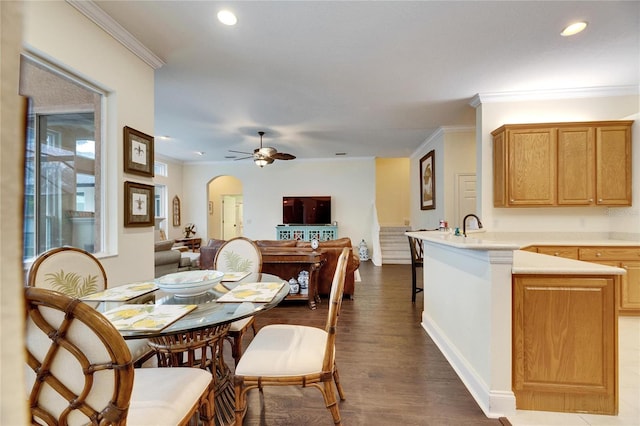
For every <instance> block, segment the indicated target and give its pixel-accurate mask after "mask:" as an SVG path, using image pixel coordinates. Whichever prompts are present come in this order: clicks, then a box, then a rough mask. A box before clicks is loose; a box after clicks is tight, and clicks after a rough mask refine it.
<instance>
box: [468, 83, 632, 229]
mask: <svg viewBox="0 0 640 426" xmlns="http://www.w3.org/2000/svg"><path fill="white" fill-rule="evenodd" d="M639 100H640V97H639V96H638V95H628V96H608V97H605V96H598V97H595V96H594V97H584V98H580V99H550V100H546V101H543V100H533V101H524V100H520V101H511V102H508V101H501V102H491V101H490V100H488V101H486V102H483V103H482V104H481V105H480V106H479V107H478V110H477V117H478V118H477V122H478V123H479V124H480V126H479V128H478V135H477V139H478V141H479V142H478V145H477V147H478V149H479V152H480V154H479V155H480V158H481V162H482V170H481V174H480V179H481V180H482V186H481V188H480V190H481V193H482V206H481V215H482V218H483V223H484V224H485V225H486V226H487V228H488V229H490V230H494V231H512V232H515V231H528V232H582V233H586V232H588V233H592V232H595V233H605V234H607V235H610V236H612V237H616V238H624V239H630V240H634V241H640V208H639V206H640V178H639V176H640V174H639V173H640V152H639V151H640V131H639V129H640V123H639V121H640V116H639V111H640V101H639ZM594 120H636V121H635V123H634V125H633V128H632V138H633V146H632V150H631V152H632V155H633V159H632V167H633V176H632V182H633V184H632V187H633V189H632V191H633V194H632V197H633V206H631V207H610V208H607V207H562V208H518V209H513V208H494V207H493V181H492V176H493V166H492V161H493V160H492V157H491V155H492V151H491V146H492V145H491V132H492V131H493V130H495V129H497V128H498V127H500V126H501V125H503V124H512V123H541V122H562V121H594Z"/></svg>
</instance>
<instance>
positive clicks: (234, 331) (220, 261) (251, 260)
mask: <svg viewBox="0 0 640 426" xmlns="http://www.w3.org/2000/svg"><path fill="white" fill-rule="evenodd" d="M213 269H215V270H216V271H222V272H262V252H261V251H260V248H259V247H258V245H257V244H256V243H255V242H253V241H252V240H250V239H248V238H245V237H236V238H232V239H230V240H228V241H226V242H225V243H224V244H222V246H221V247H220V248H219V249H218V252H217V253H216V257H215V258H214V259H213ZM249 328H251V329H252V330H253V335H254V336H255V334H256V323H255V319H254V317H247V318H243V319H241V320H238V321H234V322H232V323H231V326H230V327H229V332H228V334H227V336H228V339H229V341H230V342H231V356H232V357H233V360H234V362H235V364H236V365H238V360H239V359H240V357H241V356H242V339H243V337H244V335H245V333H246V332H247V330H249Z"/></svg>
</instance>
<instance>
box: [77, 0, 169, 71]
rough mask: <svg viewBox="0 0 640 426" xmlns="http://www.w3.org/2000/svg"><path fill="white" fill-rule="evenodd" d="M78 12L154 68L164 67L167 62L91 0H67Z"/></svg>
mask: <svg viewBox="0 0 640 426" xmlns="http://www.w3.org/2000/svg"><path fill="white" fill-rule="evenodd" d="M66 1H67V3H68V4H69V5H71V6H73V7H74V8H75V9H76V10H77V11H78V12H80V13H82V14H83V15H84V16H86V17H87V18H89V19H90V20H91V21H93V22H94V23H95V24H96V25H97V26H98V27H100V28H102V29H103V30H104V31H105V32H106V33H107V34H109V35H110V36H111V37H113V38H114V39H116V40H117V41H118V42H120V43H121V44H122V45H123V46H124V47H126V48H127V49H129V50H130V51H131V52H132V53H133V54H134V55H136V56H137V57H138V58H140V59H142V60H143V61H144V62H145V63H146V64H147V65H149V66H150V67H151V68H153V69H154V70H157V69H158V68H160V67H162V66H163V65H164V64H165V62H164V61H163V60H162V59H160V58H159V57H158V56H156V54H154V53H153V52H152V51H151V50H149V49H148V48H147V47H146V46H145V45H144V44H142V43H141V42H140V40H138V39H137V38H135V37H134V36H133V35H132V34H131V33H130V32H129V31H127V30H125V29H124V28H123V27H122V25H120V24H118V23H117V22H116V21H115V20H114V19H113V18H112V17H111V16H109V15H108V14H107V13H106V12H105V11H104V10H102V9H100V7H99V6H98V5H97V4H95V3H94V2H93V1H90V0H66Z"/></svg>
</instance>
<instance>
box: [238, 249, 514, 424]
mask: <svg viewBox="0 0 640 426" xmlns="http://www.w3.org/2000/svg"><path fill="white" fill-rule="evenodd" d="M360 274H361V277H362V281H361V282H357V283H356V290H355V296H354V299H353V300H349V299H345V300H344V302H343V304H342V312H341V315H340V319H339V322H338V335H337V344H336V350H337V354H336V359H337V365H338V370H339V372H340V378H341V382H342V385H343V387H344V390H345V393H346V400H345V401H342V402H341V403H340V412H341V415H342V422H343V424H344V425H345V426H354V425H367V426H368V425H373V426H376V425H421V426H423V425H456V426H460V425H474V426H475V425H500V424H502V423H501V422H500V421H499V420H498V419H489V418H487V417H486V416H485V415H484V413H483V412H482V410H481V409H480V408H479V407H478V405H477V404H476V402H475V401H474V399H473V398H472V397H471V395H470V394H469V392H468V391H467V389H466V388H465V386H464V385H463V384H462V382H461V381H460V379H459V378H458V376H457V375H456V373H455V372H454V371H453V369H452V368H451V366H450V365H449V364H448V363H447V361H446V360H445V358H444V357H443V356H442V354H441V353H440V351H439V350H438V348H437V347H436V346H435V344H434V343H433V342H432V341H431V339H430V338H429V337H428V335H427V334H426V332H425V331H424V329H423V328H422V327H421V326H420V320H421V312H422V298H421V297H420V296H421V294H419V297H418V301H417V302H416V304H415V305H413V304H412V303H411V266H410V265H384V266H381V267H377V266H374V265H373V264H372V263H371V262H363V264H362V265H361V268H360ZM283 278H287V279H288V278H290V277H283ZM326 315H327V300H326V299H325V298H323V300H322V303H321V304H320V306H319V307H318V309H317V310H315V311H311V310H309V309H308V308H307V306H306V305H305V304H302V303H287V302H284V303H283V304H282V305H280V306H278V307H277V308H274V309H272V310H271V311H269V312H266V313H264V314H261V315H258V316H257V317H256V322H257V325H258V327H261V326H263V325H265V324H268V323H293V324H305V325H312V326H318V327H323V326H324V322H325V320H326ZM251 338H252V335H251V333H250V332H249V333H248V335H247V337H246V338H245V344H246V343H248V342H249V341H250V340H251ZM227 359H230V357H229V358H227ZM232 363H233V361H232V360H231V364H232ZM248 407H249V408H248V412H247V415H246V417H245V421H244V425H270V426H286V425H292V426H303V425H331V424H333V422H332V418H331V414H330V413H329V410H327V409H326V408H325V407H324V403H323V400H322V396H321V394H320V392H319V391H318V390H317V389H314V388H306V389H301V388H294V387H275V388H273V387H272V388H266V389H265V392H264V398H261V397H260V392H258V391H257V390H253V391H251V392H249V403H248ZM503 421H504V420H503ZM504 424H508V422H505V423H504Z"/></svg>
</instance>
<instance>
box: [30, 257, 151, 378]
mask: <svg viewBox="0 0 640 426" xmlns="http://www.w3.org/2000/svg"><path fill="white" fill-rule="evenodd" d="M27 284H28V285H29V286H31V287H40V288H48V289H50V290H55V291H58V292H60V293H63V294H66V295H67V296H71V297H75V298H80V297H82V296H86V295H88V294H91V293H95V292H98V291H102V290H104V289H106V288H107V274H106V272H105V270H104V267H103V266H102V264H101V263H100V261H99V260H98V259H97V258H96V257H95V256H94V255H92V254H91V253H89V252H88V251H85V250H82V249H80V248H77V247H69V246H64V247H56V248H52V249H50V250H48V251H46V252H44V253H42V254H41V255H40V256H38V257H37V258H36V260H35V261H34V262H33V264H32V265H31V268H30V269H29V274H28V278H27ZM127 346H129V350H130V351H131V356H132V357H133V360H134V363H135V365H136V366H140V365H142V363H144V362H145V361H146V360H147V359H149V358H151V357H152V356H153V351H152V350H151V347H149V345H148V344H147V340H146V339H138V340H128V341H127Z"/></svg>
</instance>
